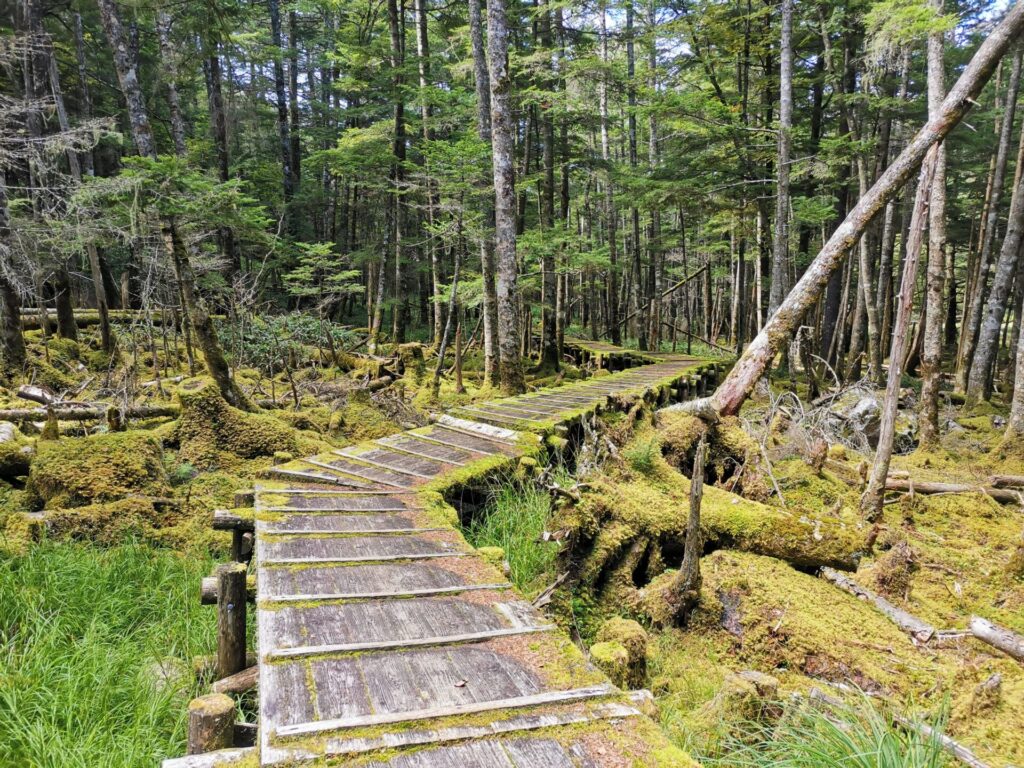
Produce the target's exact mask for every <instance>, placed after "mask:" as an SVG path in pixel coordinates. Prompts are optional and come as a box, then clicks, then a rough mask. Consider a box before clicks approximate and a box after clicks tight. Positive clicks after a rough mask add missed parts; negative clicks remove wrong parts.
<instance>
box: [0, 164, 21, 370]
mask: <svg viewBox="0 0 1024 768" xmlns="http://www.w3.org/2000/svg"><path fill="white" fill-rule="evenodd" d="M10 241H11V224H10V216H9V214H8V210H7V182H6V179H5V178H4V172H3V170H2V169H0V255H2V256H3V261H4V263H3V264H0V355H2V360H0V365H2V367H3V369H4V370H5V371H8V372H10V373H20V372H21V369H22V368H23V367H24V365H25V337H24V336H22V333H21V295H20V294H19V293H18V289H17V287H15V285H14V283H12V282H11V278H10V275H12V274H13V271H12V270H11V268H10V264H8V263H7V261H8V258H9V257H8V255H7V254H8V253H9V247H10Z"/></svg>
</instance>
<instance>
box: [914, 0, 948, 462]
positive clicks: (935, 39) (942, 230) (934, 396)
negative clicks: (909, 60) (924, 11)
mask: <svg viewBox="0 0 1024 768" xmlns="http://www.w3.org/2000/svg"><path fill="white" fill-rule="evenodd" d="M931 5H932V8H934V9H935V11H936V13H937V14H938V15H941V14H942V11H943V0H931ZM944 44H945V36H944V34H943V33H942V32H932V33H931V34H929V35H928V117H930V118H931V117H935V116H936V115H937V114H938V113H939V110H940V109H941V108H942V97H943V96H944V95H945V93H946V84H945V77H944V71H943V55H942V48H943V45H944ZM945 253H946V145H945V142H939V145H938V154H937V156H936V158H935V177H934V179H933V180H932V190H931V195H930V200H929V207H928V275H927V282H926V288H925V291H926V298H925V311H924V317H923V318H922V322H923V323H924V324H925V325H924V341H923V344H922V348H921V419H920V422H921V443H922V444H924V445H934V444H935V443H937V442H938V440H939V368H940V366H941V364H942V321H943V306H942V290H943V287H944V285H945V281H946V274H945V264H944V263H943V258H944V256H945ZM950 290H954V291H955V290H956V287H955V286H950Z"/></svg>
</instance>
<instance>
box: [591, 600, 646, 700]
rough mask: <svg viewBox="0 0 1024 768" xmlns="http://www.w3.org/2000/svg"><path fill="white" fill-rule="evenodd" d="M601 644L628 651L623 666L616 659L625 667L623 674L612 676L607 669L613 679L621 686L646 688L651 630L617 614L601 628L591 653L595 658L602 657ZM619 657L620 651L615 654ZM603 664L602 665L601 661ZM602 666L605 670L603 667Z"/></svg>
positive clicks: (616, 657) (622, 667) (616, 666)
mask: <svg viewBox="0 0 1024 768" xmlns="http://www.w3.org/2000/svg"><path fill="white" fill-rule="evenodd" d="M598 646H614V647H615V648H621V649H622V650H623V651H624V652H625V659H622V660H621V661H622V663H621V665H619V664H618V661H616V665H615V668H616V669H617V670H618V669H619V668H620V666H621V675H612V674H611V673H609V672H608V670H605V673H606V674H608V676H609V677H611V678H612V682H614V683H615V684H616V685H617V686H619V687H620V688H627V689H636V688H643V687H645V686H646V684H647V632H646V631H645V630H644V628H643V627H641V626H640V625H639V624H637V623H636V622H635V621H631V620H629V619H623V618H621V617H619V616H613V617H612V618H610V619H608V621H606V622H605V623H604V624H602V625H601V628H600V629H599V630H598V631H597V644H596V645H594V646H593V647H592V648H591V649H590V652H591V655H592V656H593V657H594V659H595V661H597V660H598V655H599V654H598V651H597V650H595V649H597V648H598ZM611 655H612V656H614V658H615V659H616V660H618V659H619V654H618V652H617V651H616V652H615V653H613V654H611ZM599 666H600V664H599ZM602 669H604V668H603V667H602Z"/></svg>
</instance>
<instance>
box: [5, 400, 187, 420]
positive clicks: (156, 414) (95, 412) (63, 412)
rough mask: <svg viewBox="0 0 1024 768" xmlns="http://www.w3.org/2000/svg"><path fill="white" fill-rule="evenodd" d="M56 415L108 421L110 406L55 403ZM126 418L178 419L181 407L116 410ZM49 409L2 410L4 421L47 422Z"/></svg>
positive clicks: (154, 406)
mask: <svg viewBox="0 0 1024 768" xmlns="http://www.w3.org/2000/svg"><path fill="white" fill-rule="evenodd" d="M49 410H51V411H52V412H53V413H54V415H55V416H56V417H57V419H58V420H59V421H99V420H101V419H106V418H107V416H108V412H109V410H110V407H109V406H103V407H95V406H86V407H70V406H66V405H65V404H63V403H54V404H53V405H52V406H50V408H49ZM116 410H118V411H119V413H120V414H121V415H122V416H124V417H125V418H129V419H156V418H163V417H167V418H177V417H178V416H180V415H181V407H180V406H177V405H172V404H167V405H138V406H133V407H131V408H125V409H124V410H121V409H116ZM47 412H48V409H46V408H4V409H2V410H0V420H2V421H15V422H25V421H46V416H47Z"/></svg>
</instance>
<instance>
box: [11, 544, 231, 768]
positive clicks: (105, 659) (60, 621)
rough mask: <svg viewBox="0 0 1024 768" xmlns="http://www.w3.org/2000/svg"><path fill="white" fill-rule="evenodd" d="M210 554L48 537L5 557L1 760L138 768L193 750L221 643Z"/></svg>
mask: <svg viewBox="0 0 1024 768" xmlns="http://www.w3.org/2000/svg"><path fill="white" fill-rule="evenodd" d="M210 567H211V562H210V561H209V559H208V558H206V557H182V556H180V555H178V554H175V553H173V552H168V551H165V550H158V549H151V548H149V547H145V546H140V545H135V544H129V545H125V546H119V547H115V548H112V549H98V548H95V547H92V546H89V545H86V544H43V545H40V546H36V547H32V548H31V549H30V550H29V551H28V553H27V554H25V555H24V556H17V557H0V646H2V647H3V648H4V649H5V650H4V653H3V654H0V681H2V683H0V722H2V723H3V727H2V728H0V766H3V767H4V768H21V767H22V766H35V767H36V768H96V766H104V768H136V767H137V766H143V765H156V764H158V763H159V761H160V760H161V759H162V758H166V757H172V756H177V755H180V754H182V753H183V752H184V748H185V734H186V714H185V705H186V703H187V701H188V699H189V698H190V697H192V696H195V695H198V690H197V685H196V683H195V678H194V675H193V673H192V670H191V666H190V664H189V661H188V660H189V659H191V658H192V657H193V656H194V655H197V654H200V653H209V652H210V651H211V650H212V649H213V647H214V632H215V617H214V615H213V614H212V613H210V612H209V609H207V608H203V607H202V606H200V605H199V601H198V600H196V598H195V594H196V591H197V589H198V587H199V580H200V579H201V578H202V576H203V575H205V574H206V573H208V572H209V569H210Z"/></svg>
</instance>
